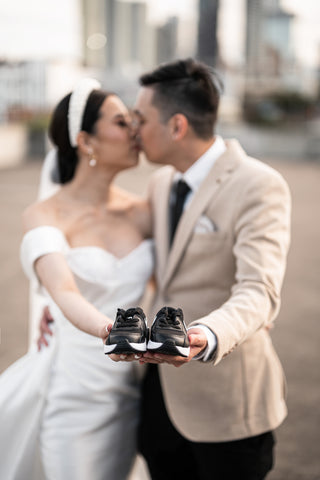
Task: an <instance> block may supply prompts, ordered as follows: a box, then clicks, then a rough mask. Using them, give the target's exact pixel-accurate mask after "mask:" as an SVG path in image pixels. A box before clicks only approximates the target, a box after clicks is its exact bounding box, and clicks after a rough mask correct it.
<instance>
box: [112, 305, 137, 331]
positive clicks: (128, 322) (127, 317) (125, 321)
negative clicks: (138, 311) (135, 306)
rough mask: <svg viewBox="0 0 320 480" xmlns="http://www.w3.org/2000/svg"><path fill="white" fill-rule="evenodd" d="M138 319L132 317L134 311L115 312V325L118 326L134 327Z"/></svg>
mask: <svg viewBox="0 0 320 480" xmlns="http://www.w3.org/2000/svg"><path fill="white" fill-rule="evenodd" d="M138 321H139V319H138V318H137V317H134V312H133V313H132V315H131V313H128V312H125V310H120V309H119V310H118V313H117V325H118V328H122V327H135V326H136V325H137V324H138Z"/></svg>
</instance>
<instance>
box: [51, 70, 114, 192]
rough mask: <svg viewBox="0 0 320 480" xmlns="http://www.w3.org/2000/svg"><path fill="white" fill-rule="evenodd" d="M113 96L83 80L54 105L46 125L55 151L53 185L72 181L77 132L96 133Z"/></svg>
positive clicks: (96, 83) (75, 162)
mask: <svg viewBox="0 0 320 480" xmlns="http://www.w3.org/2000/svg"><path fill="white" fill-rule="evenodd" d="M109 95H112V94H111V93H110V92H106V91H104V90H101V89H100V85H99V84H98V82H96V81H95V80H91V79H85V80H82V82H80V83H79V85H78V87H76V88H75V90H74V91H73V92H72V93H69V94H68V95H66V96H65V97H64V98H63V99H62V100H61V101H60V102H59V103H58V105H57V106H56V108H55V110H54V112H53V114H52V117H51V121H50V125H49V132H48V133H49V138H50V140H51V141H52V143H53V144H54V145H55V147H56V148H57V166H58V171H56V172H53V178H52V180H53V181H54V182H55V183H61V184H63V183H67V182H69V181H70V180H72V178H73V176H74V174H75V171H76V168H77V165H78V161H79V157H78V153H77V142H76V138H77V135H78V133H79V132H80V131H85V132H87V133H90V134H94V133H95V125H96V122H97V120H98V119H99V115H100V108H101V106H102V104H103V102H104V101H105V99H106V98H107V97H108V96H109Z"/></svg>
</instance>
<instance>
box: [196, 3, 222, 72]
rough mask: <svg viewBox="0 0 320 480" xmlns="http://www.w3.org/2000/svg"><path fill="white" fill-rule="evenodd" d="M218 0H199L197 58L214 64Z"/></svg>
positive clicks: (217, 50)
mask: <svg viewBox="0 0 320 480" xmlns="http://www.w3.org/2000/svg"><path fill="white" fill-rule="evenodd" d="M218 9H219V0H199V23H198V48H197V58H198V59H199V60H201V61H203V62H205V63H206V64H208V65H211V66H215V65H216V64H217V61H218V56H219V48H218V39H217V25H218Z"/></svg>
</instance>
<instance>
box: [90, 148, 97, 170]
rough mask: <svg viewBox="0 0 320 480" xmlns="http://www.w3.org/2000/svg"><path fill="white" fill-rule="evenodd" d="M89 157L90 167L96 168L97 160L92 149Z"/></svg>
mask: <svg viewBox="0 0 320 480" xmlns="http://www.w3.org/2000/svg"><path fill="white" fill-rule="evenodd" d="M89 155H91V158H90V160H89V165H90V167H95V166H96V165H97V160H96V159H95V158H94V156H93V150H92V148H90V151H89Z"/></svg>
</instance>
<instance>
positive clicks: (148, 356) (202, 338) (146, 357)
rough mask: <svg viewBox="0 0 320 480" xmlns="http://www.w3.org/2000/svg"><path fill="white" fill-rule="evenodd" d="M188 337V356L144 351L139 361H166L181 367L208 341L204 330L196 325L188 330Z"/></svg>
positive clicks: (200, 350)
mask: <svg viewBox="0 0 320 480" xmlns="http://www.w3.org/2000/svg"><path fill="white" fill-rule="evenodd" d="M188 338H189V343H190V354H189V356H188V357H181V356H174V355H164V354H161V353H151V352H146V353H144V354H143V355H142V357H141V358H140V363H141V364H143V363H156V364H158V363H168V364H169V365H174V366H175V367H181V366H182V365H184V364H185V363H189V362H190V361H191V360H192V359H193V358H194V357H196V356H197V355H199V353H201V352H202V351H203V350H204V349H205V348H206V347H207V344H208V341H207V337H206V335H205V333H204V331H203V330H202V329H201V328H197V327H192V328H190V329H189V330H188Z"/></svg>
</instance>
